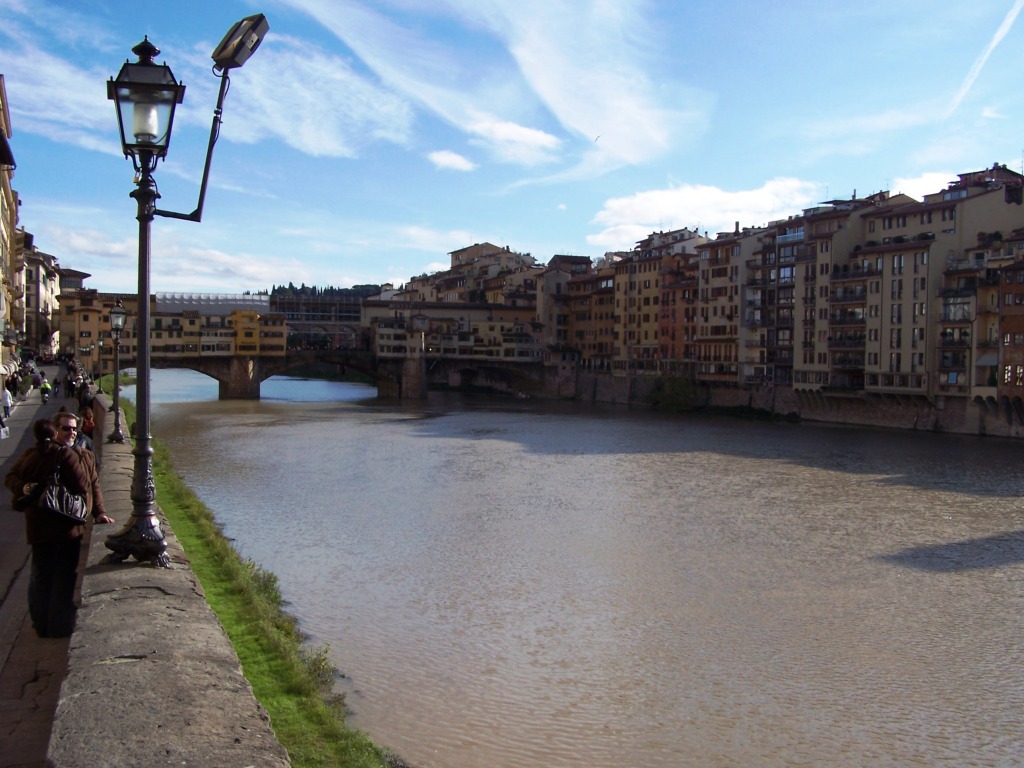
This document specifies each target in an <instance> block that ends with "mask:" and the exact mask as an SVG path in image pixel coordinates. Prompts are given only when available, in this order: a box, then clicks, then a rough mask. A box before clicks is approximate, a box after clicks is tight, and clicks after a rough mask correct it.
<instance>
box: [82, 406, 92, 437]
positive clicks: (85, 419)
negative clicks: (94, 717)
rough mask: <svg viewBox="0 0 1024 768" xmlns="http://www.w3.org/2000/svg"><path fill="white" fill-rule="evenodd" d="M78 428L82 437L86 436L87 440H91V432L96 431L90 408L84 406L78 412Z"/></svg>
mask: <svg viewBox="0 0 1024 768" xmlns="http://www.w3.org/2000/svg"><path fill="white" fill-rule="evenodd" d="M78 419H79V426H78V431H79V432H81V433H82V434H83V435H87V436H88V437H89V439H90V440H91V439H92V433H93V430H94V429H96V422H95V420H94V419H93V412H92V408H90V407H89V406H85V407H84V408H82V409H80V410H79V411H78Z"/></svg>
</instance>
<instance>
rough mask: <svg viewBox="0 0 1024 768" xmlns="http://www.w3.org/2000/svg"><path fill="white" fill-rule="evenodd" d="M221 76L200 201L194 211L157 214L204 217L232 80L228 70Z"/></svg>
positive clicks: (160, 212)
mask: <svg viewBox="0 0 1024 768" xmlns="http://www.w3.org/2000/svg"><path fill="white" fill-rule="evenodd" d="M219 77H220V92H219V93H218V94H217V106H216V108H215V109H214V110H213V122H212V124H211V125H210V143H209V144H208V145H207V147H206V165H205V166H204V167H203V180H202V183H201V184H200V185H199V202H198V203H197V204H196V209H195V210H194V211H192V213H178V212H177V211H164V210H161V209H159V208H156V209H154V210H153V214H154V215H155V216H163V217H164V218H167V219H183V220H184V221H195V222H200V221H202V219H203V203H204V202H205V201H206V184H207V182H208V181H209V180H210V164H211V163H212V161H213V146H214V145H215V144H216V143H217V139H218V138H220V124H221V117H220V116H221V115H222V114H223V113H224V97H225V96H226V95H227V92H228V87H229V86H230V85H231V80H230V78H229V77H228V73H227V70H225V71H224V74H222V75H219Z"/></svg>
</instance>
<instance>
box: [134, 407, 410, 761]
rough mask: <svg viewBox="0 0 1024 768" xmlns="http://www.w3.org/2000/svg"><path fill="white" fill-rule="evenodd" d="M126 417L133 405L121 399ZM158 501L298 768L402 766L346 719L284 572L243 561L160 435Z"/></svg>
mask: <svg viewBox="0 0 1024 768" xmlns="http://www.w3.org/2000/svg"><path fill="white" fill-rule="evenodd" d="M121 403H122V406H123V408H124V411H125V422H126V423H127V424H131V423H133V421H134V420H135V412H134V408H133V407H132V404H131V403H129V402H125V401H124V400H121ZM153 448H154V451H155V454H154V457H153V474H154V479H155V481H156V488H157V504H158V506H159V508H160V510H161V511H162V512H163V514H164V515H165V516H166V517H167V521H168V523H169V524H170V527H171V529H172V530H173V531H174V535H175V537H176V538H177V539H178V541H179V542H180V543H181V546H182V547H183V549H184V550H185V553H186V555H187V556H188V559H189V562H190V563H191V566H192V570H193V571H194V572H195V574H196V576H197V577H198V578H199V581H200V583H201V584H202V585H203V590H204V591H205V592H206V600H207V602H208V603H209V604H210V607H211V608H212V609H213V611H214V613H216V614H217V617H218V618H219V619H220V621H221V624H223V625H224V629H225V630H226V631H227V633H228V636H229V637H230V638H231V642H232V644H233V645H234V647H235V651H236V652H237V653H238V658H239V660H240V661H241V663H242V669H243V671H244V673H245V677H246V679H247V680H248V681H249V684H250V685H251V686H252V689H253V692H254V693H255V695H256V698H257V699H259V701H260V703H261V704H262V705H263V706H264V707H265V708H266V710H267V712H268V713H269V714H270V718H271V722H272V724H273V726H274V732H275V733H276V734H277V738H278V741H280V742H281V744H282V745H283V746H284V748H285V749H287V750H288V755H289V758H290V760H291V764H292V765H293V766H295V767H296V768H306V767H307V766H308V768H314V767H319V766H345V767H346V768H402V767H403V766H405V763H404V762H403V761H402V760H401V759H400V758H398V757H397V756H395V755H393V754H391V753H389V752H388V751H387V750H385V749H383V748H382V747H380V746H378V745H376V744H374V743H373V742H372V741H371V740H370V738H369V737H368V736H367V735H366V734H364V733H362V732H361V731H358V730H356V729H353V728H350V727H348V726H347V725H346V723H345V708H344V701H343V699H342V698H341V697H339V696H337V695H336V694H335V693H334V691H333V688H334V683H335V681H336V679H337V677H338V670H337V668H336V667H335V666H334V664H333V663H332V662H331V661H330V657H329V653H330V649H329V648H328V647H311V646H310V645H309V644H308V643H306V642H305V638H304V637H303V635H302V633H301V632H300V631H299V627H298V622H297V621H296V620H295V618H294V617H292V616H291V615H289V614H288V613H287V612H286V611H285V610H284V607H283V605H284V604H283V600H282V599H281V593H280V590H279V588H278V580H277V576H276V575H274V574H273V573H271V572H270V571H267V570H265V569H264V568H262V567H261V566H260V565H259V564H257V563H254V562H253V561H252V560H243V559H242V558H241V556H240V555H239V554H238V552H237V551H236V550H235V549H234V548H233V547H232V546H231V544H230V542H229V541H228V540H227V539H226V538H225V536H224V535H223V532H222V530H221V528H220V526H219V525H218V524H217V522H216V520H215V519H214V516H213V514H212V513H211V512H210V510H208V509H207V508H206V506H205V505H204V504H203V503H202V502H201V501H200V500H199V498H198V497H197V496H196V495H195V494H194V493H193V492H192V490H191V489H190V488H189V487H188V486H187V485H185V483H184V481H183V480H182V479H181V478H180V477H179V476H178V475H177V474H176V473H175V472H174V467H173V464H172V462H171V457H170V454H169V452H168V450H167V448H166V447H165V446H163V445H162V444H161V443H160V442H159V441H158V440H154V441H153Z"/></svg>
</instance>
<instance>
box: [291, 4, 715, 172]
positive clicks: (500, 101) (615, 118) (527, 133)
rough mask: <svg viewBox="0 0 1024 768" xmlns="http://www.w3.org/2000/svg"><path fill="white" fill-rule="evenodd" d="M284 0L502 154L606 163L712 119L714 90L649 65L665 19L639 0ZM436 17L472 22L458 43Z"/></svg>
mask: <svg viewBox="0 0 1024 768" xmlns="http://www.w3.org/2000/svg"><path fill="white" fill-rule="evenodd" d="M283 2H286V3H287V4H288V5H291V6H292V7H295V8H297V9H299V10H302V11H304V12H306V13H308V14H309V15H311V16H312V17H313V18H315V19H316V20H317V21H318V22H319V23H321V24H322V25H323V26H325V27H326V28H327V29H329V30H330V31H331V32H332V33H333V34H335V35H336V36H337V37H338V38H339V39H341V40H342V41H344V42H345V44H346V45H347V46H348V47H349V48H351V49H352V50H353V51H354V52H355V54H356V55H357V56H358V57H359V58H360V59H361V61H362V62H363V63H364V64H365V65H366V66H367V67H369V68H370V69H371V70H372V71H373V72H374V74H375V75H376V76H377V77H379V78H380V81H381V83H382V84H383V85H384V86H386V87H388V88H391V89H393V90H394V91H395V92H396V93H398V94H401V95H402V97H403V98H404V99H407V100H409V101H410V102H415V103H418V104H420V105H421V106H422V107H423V108H425V109H426V110H428V111H429V112H431V113H433V114H434V115H435V116H437V117H439V118H441V119H442V120H445V121H446V122H448V123H449V124H450V125H451V126H453V127H455V128H457V129H458V130H461V131H464V132H466V133H467V134H469V135H470V136H471V137H472V139H473V141H474V144H476V145H478V146H484V147H485V148H487V149H489V150H490V151H492V152H493V153H494V154H495V156H496V157H497V158H498V159H499V160H501V161H504V162H513V163H519V164H523V165H527V166H530V165H535V164H538V163H546V162H551V161H553V160H562V161H564V162H567V163H576V164H577V165H578V167H577V170H576V171H575V172H574V173H573V174H571V175H573V176H576V177H579V176H588V175H596V174H600V173H604V172H607V171H608V170H611V169H614V168H617V167H621V166H623V165H627V164H639V163H644V162H648V161H650V160H651V159H653V158H656V157H659V156H662V155H664V154H665V153H667V152H668V151H669V150H671V149H672V148H674V146H675V145H677V144H679V143H681V142H685V141H687V140H688V139H690V138H692V137H693V136H695V135H696V134H698V133H700V132H703V131H704V130H706V128H707V125H708V120H707V113H708V110H709V109H710V105H711V104H712V102H713V99H711V98H708V97H707V96H705V95H702V94H700V93H699V92H697V91H696V90H685V89H683V88H681V87H680V86H678V85H673V84H672V83H671V82H670V81H669V78H661V79H659V80H657V81H655V80H654V79H653V78H652V76H651V75H649V74H648V68H649V67H650V65H651V64H652V62H653V61H655V59H654V57H653V56H652V55H651V54H650V49H651V46H652V41H654V40H656V39H657V30H656V29H652V28H651V23H650V21H649V20H648V15H647V14H646V13H645V12H644V9H643V7H642V4H641V5H638V4H637V3H636V2H634V1H633V0H603V2H600V3H593V2H584V1H583V0H567V2H564V3H554V4H553V3H550V2H543V1H542V0H523V2H518V3H516V4H511V3H508V2H503V1H501V0H444V2H430V3H428V2H423V0H407V1H406V2H401V3H393V4H390V6H389V8H388V9H387V14H386V15H385V13H384V12H378V11H377V10H376V9H374V8H372V7H371V6H370V4H369V3H365V2H360V1H359V0H329V1H328V0H283ZM438 23H443V24H448V25H459V26H461V27H462V30H461V43H460V48H459V50H456V49H455V48H453V47H449V46H448V45H446V44H445V43H444V42H443V41H442V40H441V39H440V38H438V39H430V38H429V37H427V35H426V33H423V32H422V31H421V30H426V29H431V28H433V26H434V25H436V24H438ZM395 51H401V52H402V55H400V56H396V55H394V52H395ZM481 115H484V116H486V117H485V118H483V119H481V117H480V116H481ZM552 120H553V121H554V123H555V124H557V126H559V127H560V128H561V129H562V130H563V131H564V132H565V134H566V135H564V136H563V135H556V132H555V130H554V129H553V128H552V127H551V126H550V125H548V123H551V121H552ZM570 136H571V137H574V138H575V141H574V142H570V141H569V137H570ZM597 137H600V141H599V142H596V143H595V141H594V140H595V138H597Z"/></svg>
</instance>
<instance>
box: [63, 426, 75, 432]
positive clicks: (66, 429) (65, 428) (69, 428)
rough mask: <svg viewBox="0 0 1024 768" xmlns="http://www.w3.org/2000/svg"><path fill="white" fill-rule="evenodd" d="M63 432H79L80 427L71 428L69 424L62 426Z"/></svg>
mask: <svg viewBox="0 0 1024 768" xmlns="http://www.w3.org/2000/svg"><path fill="white" fill-rule="evenodd" d="M60 431H61V432H77V431H78V427H69V426H68V425H67V424H62V425H61V427H60Z"/></svg>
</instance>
